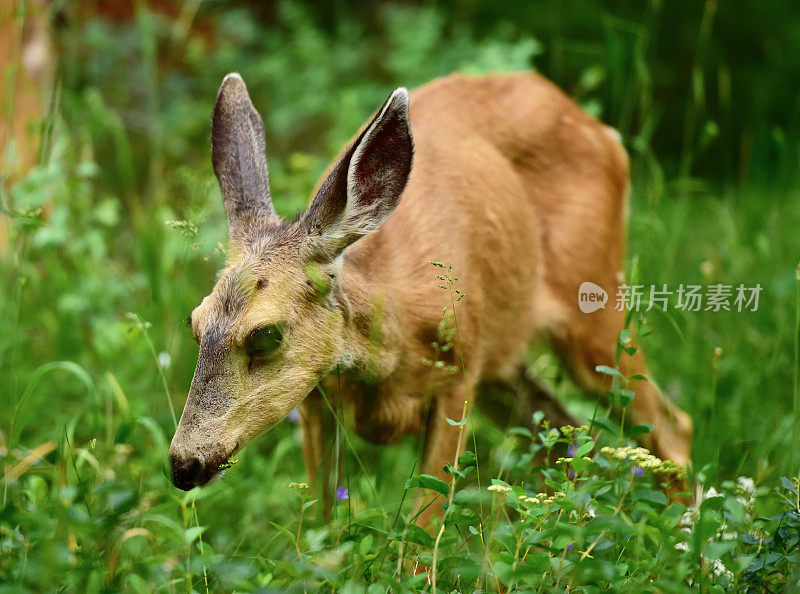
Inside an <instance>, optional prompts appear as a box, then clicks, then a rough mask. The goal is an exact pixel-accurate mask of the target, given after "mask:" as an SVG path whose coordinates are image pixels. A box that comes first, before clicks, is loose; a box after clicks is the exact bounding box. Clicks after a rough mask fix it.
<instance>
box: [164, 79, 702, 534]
mask: <svg viewBox="0 0 800 594" xmlns="http://www.w3.org/2000/svg"><path fill="white" fill-rule="evenodd" d="M211 147H212V163H213V169H214V173H215V174H216V177H217V179H218V181H219V186H220V189H221V194H222V200H223V204H224V208H225V211H226V215H227V220H228V227H229V245H230V247H229V250H228V256H227V258H228V261H227V264H226V266H225V268H224V270H223V271H222V272H221V274H220V275H219V278H218V280H217V282H216V285H215V286H214V288H213V290H212V292H211V293H210V294H209V295H208V296H207V297H206V298H205V299H204V300H203V301H202V302H201V303H200V305H199V306H197V308H196V309H194V310H193V312H192V314H191V316H190V319H189V322H190V325H191V329H192V333H193V335H194V338H195V340H196V341H197V342H198V343H199V355H198V361H197V367H196V370H195V373H194V377H193V379H192V382H191V385H190V389H189V393H188V397H187V400H186V404H185V407H184V409H183V413H182V415H181V418H180V423H179V425H178V427H177V430H176V432H175V435H174V437H173V439H172V443H171V445H170V450H169V454H170V460H171V462H170V463H171V472H172V480H173V483H174V485H175V486H176V487H178V488H180V489H184V490H188V489H190V488H192V487H195V486H198V485H205V484H207V483H209V482H210V481H212V480H213V479H215V478H216V477H217V476H219V475H220V474H221V468H224V467H225V466H226V465H227V464H226V463H227V462H228V461H229V460H230V458H231V456H232V455H234V454H235V453H236V452H238V451H239V450H240V449H241V448H242V447H244V445H245V444H246V443H248V442H249V441H250V440H252V439H253V438H254V437H256V436H257V435H259V434H261V433H262V432H264V431H266V430H268V429H269V428H271V427H273V426H274V425H275V424H276V423H278V422H279V421H280V420H281V419H283V418H284V417H286V416H287V415H288V414H289V413H290V411H292V410H294V409H295V408H296V407H299V409H300V413H301V429H302V442H303V443H302V446H303V453H304V456H305V461H306V465H307V468H308V473H309V478H310V480H311V482H313V483H314V484H317V485H318V484H319V483H320V481H321V482H322V489H323V490H324V488H325V484H326V481H327V482H328V483H330V479H329V478H328V479H324V478H323V479H321V478H320V476H323V475H324V473H323V470H324V467H325V465H326V464H328V465H329V463H330V458H331V449H330V446H329V444H330V441H331V436H332V433H331V432H332V431H333V430H335V426H334V425H335V423H334V424H332V423H331V422H330V417H328V420H327V421H326V416H325V413H326V410H327V409H329V408H330V400H331V399H332V398H331V397H330V395H331V394H332V393H333V391H334V390H335V389H336V388H337V387H339V386H340V385H341V394H342V395H343V397H344V398H345V399H347V402H348V403H350V405H352V408H353V416H354V425H355V432H356V433H357V434H358V435H360V436H361V437H363V438H365V439H367V440H369V441H371V442H375V443H379V444H391V443H394V442H396V441H398V440H399V439H400V438H401V437H403V436H406V435H417V436H419V435H424V436H425V438H424V451H423V456H422V470H423V471H424V472H426V473H428V474H432V475H434V476H438V477H440V478H443V479H445V478H447V476H446V474H445V471H444V470H443V465H444V464H445V463H446V462H448V461H449V462H452V461H453V458H454V455H455V453H456V451H457V450H458V446H459V443H458V440H459V437H458V435H459V432H458V431H454V430H453V429H454V428H453V427H451V426H449V425H448V423H447V422H446V420H447V419H448V418H450V419H459V418H461V415H462V411H463V409H464V405H465V403H469V404H471V403H472V401H473V400H476V399H479V398H480V392H481V390H480V386H482V385H484V384H486V383H487V382H488V383H491V382H493V381H499V382H505V383H506V384H509V383H514V382H517V383H518V382H519V381H524V380H525V376H526V370H527V365H526V364H525V354H526V349H527V348H528V347H529V345H530V343H531V341H532V340H534V339H545V340H547V341H549V342H550V344H551V345H552V348H553V350H554V351H555V352H556V353H557V354H558V355H559V356H560V357H561V359H562V360H563V362H564V364H565V366H566V368H567V370H568V372H569V373H570V375H571V376H572V377H573V378H574V380H575V381H576V382H577V383H578V385H579V386H581V387H582V388H583V389H585V390H586V391H587V392H588V393H592V394H600V393H603V392H604V390H606V389H607V386H606V381H605V380H604V376H603V375H601V374H600V373H598V372H597V370H596V367H597V366H599V365H611V364H612V361H613V358H614V351H615V346H616V344H617V341H618V338H619V333H620V331H621V330H622V329H623V325H624V317H623V316H624V313H623V312H622V311H620V310H618V309H617V308H615V307H605V308H600V309H598V310H597V311H595V312H593V313H590V314H587V313H583V312H582V311H581V310H580V309H579V307H578V291H579V287H580V285H581V284H582V283H584V282H586V281H590V282H592V283H594V284H595V285H597V286H598V287H602V289H603V290H605V291H607V292H608V293H609V294H612V295H613V294H616V292H617V289H618V287H619V285H620V283H621V282H622V280H621V279H622V277H621V273H620V271H621V270H622V267H623V259H624V245H625V235H626V208H627V206H626V203H627V199H628V198H627V196H628V189H629V163H628V157H627V153H626V151H625V149H624V148H623V146H622V143H621V139H620V136H619V134H618V133H617V132H616V131H615V130H614V129H612V128H611V127H608V126H606V125H604V124H602V123H600V122H599V121H598V120H596V119H594V118H592V117H591V116H589V115H588V114H587V113H585V112H584V111H583V110H582V109H581V108H580V107H579V106H578V105H577V104H576V103H574V102H573V101H572V100H571V99H570V98H569V97H568V96H567V95H566V94H564V93H563V92H562V91H561V90H560V89H558V88H557V87H556V86H555V85H554V84H553V83H551V82H550V81H548V80H547V79H545V78H544V77H542V76H540V75H538V74H535V73H532V72H523V73H516V74H503V75H489V76H484V77H475V76H466V75H458V74H455V75H450V76H447V77H444V78H441V79H437V80H434V81H433V82H430V83H428V84H426V85H424V86H422V87H420V88H418V89H416V90H415V91H413V92H412V93H410V94H409V93H408V91H407V90H406V89H405V88H398V89H397V90H395V91H394V92H393V93H392V94H391V95H390V96H389V97H388V99H387V100H386V101H385V102H384V104H383V105H382V106H381V107H380V108H379V109H378V110H377V111H376V112H375V113H374V114H373V116H372V117H371V118H370V119H369V120H368V122H367V123H366V125H364V127H363V128H362V129H361V131H360V132H359V133H358V134H357V135H356V136H355V138H354V139H353V141H352V142H351V143H350V144H349V145H348V146H347V147H346V148H345V149H344V150H343V151H342V152H341V154H340V155H339V157H338V158H337V159H336V160H335V161H334V163H333V164H332V165H331V166H330V167H329V169H328V170H327V171H326V172H325V173H324V174H323V176H322V178H321V180H320V181H319V182H318V184H317V187H316V190H315V192H314V195H313V198H312V200H311V201H310V205H309V206H308V208H307V210H306V211H305V212H303V213H302V214H300V215H299V216H298V217H297V218H296V219H294V220H285V219H283V218H281V217H280V216H278V214H277V213H276V211H275V209H274V207H273V204H272V198H271V195H270V189H269V182H268V173H267V158H266V145H265V133H264V126H263V122H262V119H261V117H260V116H259V113H258V111H257V110H256V109H255V107H254V106H253V103H252V101H251V99H250V96H249V94H248V91H247V88H246V85H245V83H244V81H243V79H242V78H241V76H239V75H238V74H236V73H232V74H229V75H227V76H226V77H225V78H224V80H223V82H222V84H221V86H220V89H219V92H218V95H217V98H216V103H215V105H214V109H213V116H212V123H211ZM432 262H439V263H447V264H448V266H450V267H451V270H452V274H453V275H456V276H457V277H458V281H457V283H458V290H459V291H460V295H462V294H463V296H464V297H463V299H460V300H459V301H458V303H454V302H453V300H452V299H451V296H450V295H449V294H448V291H443V290H442V289H441V288H439V287H440V285H441V284H442V283H441V280H439V278H438V277H439V276H441V272H442V270H441V269H440V268H437V267H436V266H432V265H431V263H432ZM453 306H455V307H453ZM448 307H449V308H450V311H451V313H452V314H455V317H456V319H457V330H458V332H457V344H456V345H455V346H454V348H452V349H449V350H448V351H446V352H439V353H438V355H437V356H438V357H439V358H440V360H442V361H443V364H445V367H452V368H455V369H457V373H444V372H442V369H441V368H440V367H441V366H438V367H437V366H436V365H434V366H432V365H431V364H430V362H431V360H432V358H433V357H434V352H433V348H432V344H433V343H435V342H436V341H437V337H438V336H440V334H441V328H442V322H443V319H445V318H446V317H447V314H446V313H445V316H444V317H443V312H447V310H446V308H448ZM619 365H620V367H621V368H623V367H624V371H625V372H626V373H629V374H636V375H635V377H640V376H647V375H648V370H647V366H646V364H645V360H644V357H643V355H642V353H641V352H640V351H637V352H635V353H634V354H632V355H625V353H623V359H622V360H620V361H619ZM606 379H607V378H606ZM632 386H633V390H634V392H635V398H634V399H633V401H632V402H631V405H630V406H631V414H632V417H633V421H634V422H635V423H650V424H652V426H653V430H652V432H651V433H649V434H647V435H646V436H645V437H644V438H643V440H644V443H645V445H646V446H647V447H649V448H651V450H653V451H654V453H655V454H656V455H658V456H660V457H662V458H664V459H670V460H673V461H674V462H676V463H678V464H681V465H683V464H686V463H687V461H688V460H689V456H690V449H691V439H692V423H691V419H690V417H689V416H688V415H687V414H686V413H685V412H684V411H682V410H680V409H679V408H678V407H677V406H676V405H675V404H674V403H673V402H672V401H671V400H669V399H667V398H666V397H664V396H663V395H662V394H661V393H660V392H659V390H658V388H657V387H656V386H655V385H654V384H653V383H652V382H649V381H644V380H641V381H633V382H632ZM536 397H541V394H539V395H538V396H536V394H535V391H531V392H530V393H528V394H527V395H523V396H522V398H527V399H531V398H536ZM551 404H552V403H551ZM556 410H558V407H556ZM435 515H436V512H435V511H430V512H427V513H423V514H420V516H419V518H418V523H420V525H423V526H424V525H428V524H429V523H430V522H431V521H432V519H433V516H435Z"/></svg>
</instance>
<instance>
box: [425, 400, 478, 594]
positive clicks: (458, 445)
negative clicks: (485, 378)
mask: <svg viewBox="0 0 800 594" xmlns="http://www.w3.org/2000/svg"><path fill="white" fill-rule="evenodd" d="M468 416H469V401H468V400H465V401H464V408H463V409H462V411H461V420H460V421H459V423H458V441H457V442H456V455H455V456H454V457H453V468H455V469H456V470H458V459H459V458H460V457H461V444H462V442H463V437H464V427H465V426H466V424H467V418H468ZM457 480H458V478H457V477H456V475H455V474H453V475H452V476H451V477H450V493H449V494H448V496H447V509H445V511H444V515H443V516H442V525H441V526H440V527H439V533H438V534H437V535H436V541H435V542H434V545H433V557H432V560H431V590H432V592H433V594H436V579H437V576H438V574H437V568H436V566H437V563H438V560H439V543H440V542H441V540H442V535H443V534H444V528H445V526H446V523H447V513H448V512H449V511H450V509H451V508H452V507H453V497H455V494H456V481H457Z"/></svg>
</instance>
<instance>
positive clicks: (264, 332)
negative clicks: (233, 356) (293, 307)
mask: <svg viewBox="0 0 800 594" xmlns="http://www.w3.org/2000/svg"><path fill="white" fill-rule="evenodd" d="M281 342H283V333H282V332H281V329H280V327H279V326H278V324H270V325H269V326H262V327H261V328H256V329H255V330H253V331H252V332H251V333H250V334H249V335H248V337H247V339H246V340H245V342H244V349H245V351H247V355H248V356H249V357H250V358H251V359H252V358H253V357H259V356H264V355H269V354H271V353H274V352H275V351H276V350H278V347H279V346H281Z"/></svg>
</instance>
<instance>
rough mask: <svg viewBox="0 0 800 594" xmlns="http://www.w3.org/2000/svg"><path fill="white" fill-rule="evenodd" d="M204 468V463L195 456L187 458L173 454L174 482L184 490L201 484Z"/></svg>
mask: <svg viewBox="0 0 800 594" xmlns="http://www.w3.org/2000/svg"><path fill="white" fill-rule="evenodd" d="M203 470H204V465H203V463H202V462H201V461H200V460H198V459H197V458H195V457H193V456H192V457H189V458H186V459H181V458H179V457H177V456H172V484H173V485H175V486H176V487H178V488H179V489H181V490H182V491H188V490H189V489H191V488H192V487H195V486H197V485H199V484H200V477H201V476H202V475H203Z"/></svg>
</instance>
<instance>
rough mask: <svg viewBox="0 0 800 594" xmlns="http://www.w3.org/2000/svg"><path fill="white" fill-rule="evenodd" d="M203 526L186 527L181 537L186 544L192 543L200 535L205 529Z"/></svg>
mask: <svg viewBox="0 0 800 594" xmlns="http://www.w3.org/2000/svg"><path fill="white" fill-rule="evenodd" d="M205 529H206V527H205V526H192V527H191V528H187V529H186V531H185V532H184V534H183V538H184V539H185V540H186V544H192V543H193V542H194V541H195V540H197V539H198V538H199V537H200V535H201V534H202V533H203V532H204V531H205Z"/></svg>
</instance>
